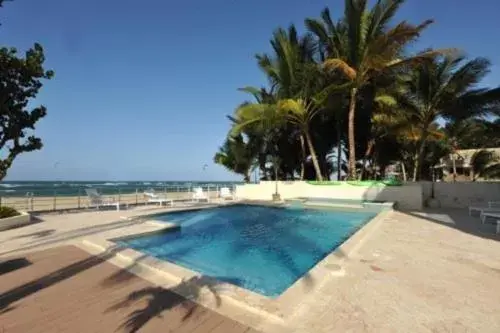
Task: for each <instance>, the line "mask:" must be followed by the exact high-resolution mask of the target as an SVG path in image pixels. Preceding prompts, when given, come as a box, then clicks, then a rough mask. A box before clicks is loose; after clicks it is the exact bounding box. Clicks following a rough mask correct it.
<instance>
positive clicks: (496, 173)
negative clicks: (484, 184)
mask: <svg viewBox="0 0 500 333" xmlns="http://www.w3.org/2000/svg"><path fill="white" fill-rule="evenodd" d="M499 161H500V157H499V156H498V155H496V154H495V152H493V151H491V150H487V149H481V150H478V151H477V152H475V153H474V155H472V157H471V160H470V165H471V169H472V170H471V173H472V181H476V179H477V177H483V178H495V177H500V163H499Z"/></svg>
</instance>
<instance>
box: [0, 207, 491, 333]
mask: <svg viewBox="0 0 500 333" xmlns="http://www.w3.org/2000/svg"><path fill="white" fill-rule="evenodd" d="M165 210H168V209H161V210H159V209H156V208H148V209H147V210H146V209H143V208H141V209H134V210H130V211H121V212H114V211H107V212H84V213H76V214H61V215H42V216H41V217H40V218H41V220H42V221H41V222H40V223H36V224H33V225H30V226H26V227H23V228H18V229H12V230H9V231H4V232H1V233H0V258H6V257H12V256H15V255H21V254H22V253H25V252H27V251H38V250H41V249H45V248H47V247H54V246H59V245H66V244H75V245H77V246H82V244H83V240H84V239H88V238H89V237H90V238H93V237H100V238H106V237H108V238H110V237H114V236H116V235H124V234H128V233H130V232H131V231H133V230H140V232H147V231H152V230H155V229H157V228H158V226H156V227H155V226H154V225H153V224H148V223H146V222H144V221H133V220H126V219H120V218H121V217H125V218H130V217H134V216H138V215H142V214H145V213H155V212H159V211H165ZM111 262H113V260H111ZM118 264H119V263H118ZM119 266H121V267H122V268H125V269H127V270H129V271H131V272H133V273H135V274H137V275H139V276H141V277H144V278H145V279H146V280H149V281H150V282H153V283H155V284H156V285H159V286H162V287H164V288H168V287H169V285H170V284H171V282H169V281H167V280H168V279H167V278H166V277H164V276H162V275H161V274H156V275H155V274H154V273H151V272H146V273H145V272H141V269H140V268H138V267H134V266H132V267H129V265H127V264H126V263H122V264H119ZM343 266H344V270H345V274H344V275H331V276H329V277H328V279H326V280H324V281H316V280H311V281H310V283H311V284H313V285H314V288H317V290H318V291H319V295H321V297H318V293H315V296H314V297H304V298H303V299H300V300H296V302H297V305H298V307H297V309H296V311H294V313H293V315H292V316H290V317H289V318H287V320H286V321H285V322H284V323H277V322H276V321H275V320H273V319H272V318H267V317H266V316H259V315H258V314H256V313H252V312H251V311H248V310H247V309H244V308H242V307H240V306H238V305H235V304H223V305H222V306H220V305H219V306H220V308H224V310H220V308H219V309H218V308H217V307H215V308H214V309H215V311H217V312H219V313H221V312H223V315H224V316H226V317H230V318H231V319H234V320H236V321H238V322H240V323H242V324H244V325H247V326H250V327H253V328H254V329H257V330H260V331H263V332H269V333H271V332H291V331H295V332H443V331H444V332H499V331H500V302H499V301H498V300H500V237H499V236H498V235H494V227H493V226H491V230H490V226H485V225H481V223H480V221H479V218H478V217H472V218H471V217H469V216H468V215H467V211H465V210H434V211H423V212H392V213H391V214H390V215H389V216H387V217H386V218H385V219H384V221H383V223H381V224H380V225H379V226H378V228H377V229H376V230H373V231H372V232H371V233H370V235H368V237H366V239H365V240H364V242H363V243H362V244H361V245H360V246H359V247H358V248H357V251H355V252H354V254H352V255H351V256H349V258H347V259H345V260H344V262H343ZM1 279H2V277H1V276H0V281H1ZM208 292H209V291H207V293H208ZM207 295H208V294H207ZM193 300H194V301H197V300H196V299H193ZM223 303H224V301H223ZM219 310H220V311H219ZM1 316H2V314H1V313H0V322H1Z"/></svg>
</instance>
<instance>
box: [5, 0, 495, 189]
mask: <svg viewBox="0 0 500 333" xmlns="http://www.w3.org/2000/svg"><path fill="white" fill-rule="evenodd" d="M343 2H344V1H342V0H337V1H319V0H265V1H264V0H251V1H250V0H248V1H242V0H196V1H195V0H184V1H180V0H179V1H177V0H141V1H130V0H120V1H118V0H106V1H103V0H87V1H81V0H44V1H40V0H14V1H13V2H8V3H5V5H4V8H2V9H0V22H1V23H2V26H1V27H0V41H1V45H2V46H3V45H8V46H14V47H16V48H18V49H19V50H20V51H25V50H26V49H27V48H29V47H30V46H32V45H33V43H34V42H39V43H41V44H42V45H43V47H44V49H45V53H46V58H47V60H46V67H47V68H48V69H53V70H54V71H55V73H56V74H55V77H54V78H53V79H52V80H50V81H46V82H45V85H44V87H43V90H42V91H41V93H40V94H39V96H38V97H37V99H36V100H35V101H33V105H36V104H43V105H45V106H46V107H47V109H48V115H47V116H46V117H45V118H44V119H42V120H41V121H40V122H39V123H38V124H37V127H36V134H37V135H38V136H40V137H41V138H42V139H43V143H44V147H43V149H42V150H40V151H37V152H31V153H25V154H23V155H20V156H19V157H18V158H17V159H16V160H15V162H14V165H13V167H12V168H11V169H10V170H9V173H8V176H7V179H6V180H203V181H222V180H240V179H241V177H239V176H237V175H233V174H231V173H230V172H228V171H226V170H225V169H224V168H223V167H221V166H218V165H215V164H214V163H213V161H212V160H213V155H214V153H215V152H216V151H217V149H218V147H219V146H220V145H221V144H222V143H223V140H224V138H225V136H226V134H227V131H228V129H229V121H228V120H227V119H226V115H229V114H231V113H232V112H233V110H234V108H235V107H236V106H237V105H238V104H239V103H241V102H242V101H244V100H246V99H248V97H247V96H246V95H245V94H244V93H242V92H239V91H237V88H239V87H244V86H261V85H265V84H266V80H265V77H264V76H263V74H262V73H261V72H260V71H259V69H258V68H257V66H256V62H255V60H254V55H255V53H260V52H266V51H268V50H269V49H270V46H269V39H270V37H271V34H272V32H273V30H274V29H276V28H277V27H280V26H282V27H286V26H288V25H289V24H291V23H294V24H296V25H297V27H298V29H299V31H301V30H303V29H304V28H303V21H304V18H306V17H317V16H319V14H320V12H321V10H322V9H323V8H324V7H325V6H328V7H329V8H330V11H331V13H332V16H334V17H338V16H340V15H341V13H342V11H343ZM498 12H500V3H498V1H495V0H476V1H467V0H458V1H457V0H439V1H436V0H432V1H431V0H407V2H406V4H405V5H404V6H403V8H402V9H401V10H400V12H399V13H398V15H397V19H398V20H407V21H410V22H412V23H420V22H422V21H423V20H425V19H428V18H432V19H434V20H435V23H434V24H433V25H432V26H431V27H430V28H429V29H428V30H427V31H425V33H424V34H423V36H422V38H421V40H420V41H419V42H418V44H416V45H415V47H416V48H422V49H423V48H428V47H434V48H438V47H439V48H440V47H458V48H461V49H464V50H465V51H467V54H468V55H470V56H474V57H475V56H484V57H487V58H489V59H490V60H491V61H492V63H493V64H494V66H493V67H492V73H491V74H490V76H488V78H487V79H486V80H485V81H484V84H485V85H486V86H497V85H500V44H498V43H497V40H496V39H495V38H496V37H497V35H498V32H499V31H500V20H499V19H498V15H497V14H498ZM490 36H491V37H492V39H491V40H488V37H490ZM205 164H206V165H207V167H205V168H204V165H205Z"/></svg>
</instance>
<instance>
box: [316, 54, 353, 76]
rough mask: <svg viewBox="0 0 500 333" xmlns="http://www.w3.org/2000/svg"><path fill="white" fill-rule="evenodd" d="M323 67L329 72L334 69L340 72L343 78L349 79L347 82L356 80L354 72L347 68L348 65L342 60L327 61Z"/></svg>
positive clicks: (349, 67)
mask: <svg viewBox="0 0 500 333" xmlns="http://www.w3.org/2000/svg"><path fill="white" fill-rule="evenodd" d="M323 66H324V67H325V68H326V69H328V70H331V71H332V70H335V69H338V70H340V71H341V72H342V73H344V75H345V76H347V77H348V78H349V80H355V79H356V75H357V72H356V70H355V69H354V68H352V67H351V66H349V64H348V63H347V62H345V61H344V60H342V59H327V60H326V61H325V62H324V63H323Z"/></svg>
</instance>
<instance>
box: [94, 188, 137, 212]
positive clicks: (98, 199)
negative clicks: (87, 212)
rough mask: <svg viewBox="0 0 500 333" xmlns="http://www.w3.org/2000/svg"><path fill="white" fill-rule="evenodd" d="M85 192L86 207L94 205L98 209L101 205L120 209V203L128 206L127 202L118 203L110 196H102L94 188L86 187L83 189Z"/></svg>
mask: <svg viewBox="0 0 500 333" xmlns="http://www.w3.org/2000/svg"><path fill="white" fill-rule="evenodd" d="M85 193H87V196H88V203H87V208H90V207H96V208H97V209H100V208H101V207H116V210H117V211H118V210H120V206H122V205H124V206H126V207H127V208H128V205H127V204H120V203H119V202H117V201H115V200H113V199H112V198H105V197H103V196H102V195H101V194H100V193H99V192H98V191H97V190H96V189H95V188H87V189H85Z"/></svg>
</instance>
